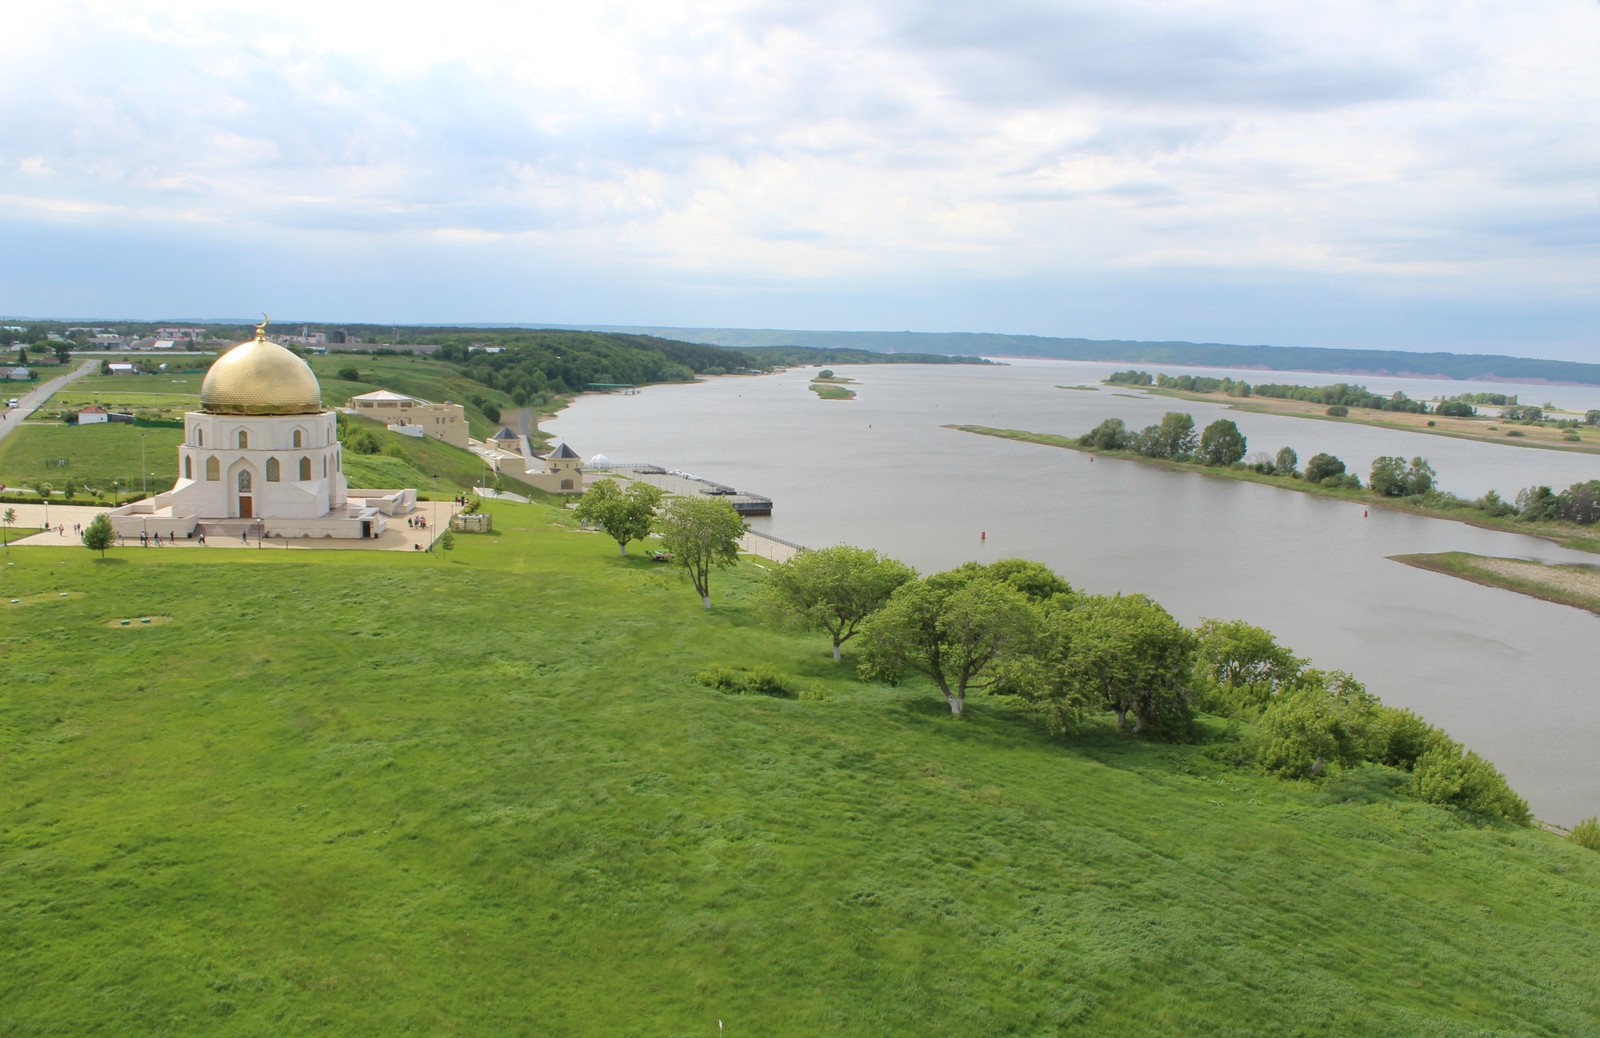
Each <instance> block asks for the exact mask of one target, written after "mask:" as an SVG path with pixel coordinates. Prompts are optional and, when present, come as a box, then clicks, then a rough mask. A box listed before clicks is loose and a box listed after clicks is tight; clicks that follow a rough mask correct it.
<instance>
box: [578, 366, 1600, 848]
mask: <svg viewBox="0 0 1600 1038" xmlns="http://www.w3.org/2000/svg"><path fill="white" fill-rule="evenodd" d="M1113 368H1114V366H1113V365H1106V364H1083V363H1071V362H1012V363H1011V364H1009V365H1008V366H1003V367H1002V366H995V367H974V366H954V365H951V366H944V365H937V366H936V365H909V364H908V365H892V366H891V365H872V366H859V367H845V366H836V367H835V370H836V371H837V372H838V373H839V374H841V375H847V376H850V377H853V378H856V379H859V380H860V385H858V386H855V387H854V388H855V389H856V391H857V393H858V397H857V399H855V400H852V401H824V400H820V399H818V398H817V396H816V395H815V394H814V393H812V392H810V391H809V390H808V389H807V385H808V383H809V379H810V376H811V375H813V374H815V371H814V370H812V371H798V370H797V371H791V372H786V373H781V374H777V375H769V376H760V377H724V378H717V379H711V380H709V381H707V382H705V383H701V384H695V385H683V386H652V387H648V388H647V389H645V390H644V391H643V392H641V393H640V394H639V395H637V396H584V397H580V398H579V399H577V400H575V401H574V402H573V404H572V405H571V406H570V407H569V408H568V409H567V410H565V411H563V412H562V413H561V415H560V416H559V418H558V419H556V420H555V421H554V422H552V423H550V424H549V425H548V429H549V431H551V432H553V433H555V434H556V435H558V436H560V437H562V438H563V439H565V440H566V441H567V442H568V443H569V444H571V445H572V447H573V448H574V449H575V450H577V451H579V452H580V453H582V454H584V455H585V456H586V457H589V456H593V455H595V454H599V453H604V454H606V455H607V456H608V457H609V458H611V459H612V460H614V461H624V462H632V461H648V462H655V463H657V464H660V465H664V466H666V467H667V468H669V469H671V468H677V469H682V470H685V471H688V472H692V473H695V474H697V475H701V476H705V477H708V478H710V479H715V480H717V481H719V482H722V483H728V484H732V485H733V486H735V487H737V488H738V489H740V490H745V491H750V492H754V493H759V494H766V495H767V496H769V497H771V498H773V499H774V501H775V505H774V510H773V515H772V517H771V518H770V519H757V520H755V521H754V522H753V523H752V525H753V526H754V527H756V528H757V529H761V530H764V531H766V532H769V533H772V534H774V535H776V536H780V537H783V538H786V539H788V540H791V541H797V542H799V543H802V544H807V545H811V546H817V547H820V546H823V545H828V544H835V543H841V542H844V543H850V544H856V545H861V546H863V547H869V548H876V549H879V550H881V551H885V552H888V553H890V554H892V555H894V556H896V557H898V558H901V559H904V560H905V561H906V562H908V563H910V564H912V565H914V566H916V567H917V568H918V569H920V570H922V571H924V572H931V571H934V570H939V569H946V568H948V567H951V566H954V565H957V564H959V563H961V562H964V561H966V560H968V559H976V560H978V561H981V562H989V561H993V560H995V559H1000V558H1006V557H1010V556H1022V557H1025V558H1030V559H1037V560H1039V561H1041V562H1044V563H1047V564H1048V565H1050V566H1051V567H1053V568H1054V569H1056V570H1057V571H1058V572H1059V573H1061V574H1062V576H1064V577H1065V578H1066V579H1067V580H1069V581H1070V582H1071V583H1072V584H1073V586H1075V587H1079V588H1083V589H1085V590H1088V591H1091V592H1115V591H1127V592H1134V591H1138V592H1144V593H1147V594H1149V595H1151V596H1152V597H1153V598H1155V599H1156V600H1157V601H1159V602H1160V603H1161V604H1162V605H1164V606H1165V607H1166V608H1167V609H1168V610H1170V611H1171V612H1172V613H1173V614H1174V615H1175V616H1177V617H1178V618H1179V619H1180V620H1181V621H1183V622H1185V623H1188V624H1193V623H1196V622H1198V621H1199V620H1200V618H1201V617H1208V616H1210V617H1219V618H1224V619H1233V618H1241V619H1244V620H1247V621H1249V622H1250V623H1253V624H1258V625H1260V626H1262V627H1266V628H1268V629H1270V630H1271V631H1273V632H1274V633H1275V634H1276V635H1277V636H1278V638H1279V640H1280V641H1281V642H1283V643H1285V644H1287V645H1290V646H1292V647H1293V648H1294V649H1295V651H1296V652H1298V653H1299V654H1300V655H1302V656H1308V657H1310V659H1311V661H1312V663H1313V664H1314V665H1315V666H1318V667H1323V668H1328V669H1340V670H1346V671H1350V672H1352V673H1354V674H1355V675H1356V676H1357V677H1359V678H1360V679H1362V680H1363V681H1365V682H1366V683H1367V685H1368V687H1369V688H1370V689H1371V690H1372V691H1373V692H1375V693H1377V694H1378V695H1380V696H1381V697H1382V698H1383V700H1384V702H1386V703H1389V704H1391V705H1395V706H1403V707H1409V708H1411V709H1413V710H1416V711H1417V712H1418V713H1420V714H1421V715H1422V716H1423V717H1425V718H1427V719H1428V720H1429V721H1431V722H1433V723H1435V724H1438V725H1440V726H1441V727H1443V728H1445V729H1446V730H1447V731H1449V732H1450V733H1451V734H1452V735H1453V736H1455V737H1456V738H1457V739H1459V740H1461V741H1462V742H1464V743H1466V744H1467V745H1468V746H1471V747H1472V748H1473V749H1476V750H1477V751H1479V752H1480V753H1482V754H1484V755H1485V756H1486V757H1488V758H1490V759H1491V760H1493V761H1494V762H1495V763H1496V764H1497V765H1499V767H1500V768H1501V770H1503V771H1504V772H1505V773H1506V775H1507V777H1508V778H1509V779H1510V780H1511V782H1512V785H1513V786H1514V787H1515V788H1516V789H1517V790H1518V791H1519V792H1520V793H1522V794H1523V795H1524V796H1526V797H1527V798H1528V799H1529V801H1530V803H1531V804H1532V805H1533V808H1534V811H1535V813H1536V814H1538V815H1539V817H1541V818H1545V819H1547V820H1550V821H1555V822H1559V823H1563V824H1571V823H1572V822H1575V821H1577V820H1578V819H1580V818H1586V817H1589V816H1590V815H1594V814H1596V813H1597V812H1600V769H1597V768H1596V767H1595V763H1594V752H1595V750H1594V748H1595V747H1596V745H1597V744H1600V694H1597V691H1600V690H1597V689H1596V680H1595V679H1596V662H1597V654H1596V644H1597V636H1600V618H1597V617H1595V616H1592V615H1590V614H1589V613H1586V612H1583V611H1580V610H1577V609H1573V608H1570V607H1567V606H1558V605H1552V604H1549V603H1546V602H1541V601H1538V600H1536V599H1531V598H1527V597H1524V596H1522V595H1517V594H1513V593H1511V592H1506V591H1500V590H1496V589H1493V588H1486V587H1480V586H1478V585H1476V584H1471V583H1468V582H1466V581H1462V580H1458V579H1455V578H1452V577H1446V576H1441V575H1438V574H1433V573H1427V572H1424V571H1421V570H1417V569H1413V568H1411V567H1409V566H1404V565H1401V564H1400V563H1397V562H1391V561H1389V558H1388V556H1391V555H1399V554H1405V553H1411V552H1439V551H1468V552H1475V553H1478V554H1483V555H1498V556H1508V557H1518V558H1531V559H1542V560H1545V561H1552V562H1584V563H1594V562H1597V561H1600V559H1597V558H1596V557H1595V556H1593V555H1587V554H1585V553H1582V552H1573V551H1568V550H1566V549H1562V548H1559V547H1557V546H1555V545H1553V544H1550V543H1548V542H1545V541H1542V540H1539V539H1537V538H1533V537H1527V536H1521V535H1516V534H1508V533H1500V532H1495V531H1488V530H1480V529H1476V528H1473V527H1470V526H1467V525H1465V524H1463V523H1454V522H1447V521H1442V520H1433V519H1424V518H1419V517H1415V516H1410V515H1403V514H1399V513H1393V512H1388V511H1384V510H1381V509H1377V510H1373V511H1372V513H1371V515H1369V516H1365V517H1364V516H1363V510H1362V508H1361V507H1360V506H1358V505H1351V504H1346V503H1343V502H1336V501H1327V500H1322V499H1318V498H1315V497H1312V496H1310V495H1307V494H1297V493H1293V492H1289V491H1283V490H1276V489H1273V488H1271V487H1264V486H1256V485H1253V484H1246V483H1238V482H1233V481H1229V480H1221V479H1214V478H1208V477H1206V476H1203V475H1199V474H1190V473H1173V472H1168V471H1164V470H1161V469H1156V468H1153V467H1150V466H1146V465H1141V464H1138V463H1135V462H1127V461H1115V460H1108V459H1105V458H1100V459H1098V460H1091V459H1090V456H1089V455H1086V454H1080V453H1078V452H1075V451H1067V450H1061V449H1059V448H1052V447H1042V446H1036V445H1033V444H1025V443H1017V442H1012V441H1007V440H999V439H995V438H992V437H982V436H975V435H971V434H968V433H962V432H957V431H955V430H951V429H945V428H942V426H944V425H947V424H983V425H996V426H1003V427H1007V428H1020V429H1031V430H1035V431H1041V432H1053V433H1061V434H1067V435H1076V434H1079V433H1082V432H1085V431H1087V430H1088V429H1090V428H1092V427H1093V426H1094V425H1096V424H1098V423H1099V422H1100V421H1101V420H1102V419H1104V418H1108V417H1119V418H1122V419H1124V420H1125V421H1126V422H1127V423H1128V424H1129V425H1130V426H1133V427H1135V428H1139V427H1142V426H1144V425H1147V424H1150V423H1152V422H1155V421H1159V420H1160V416H1161V414H1162V412H1164V411H1167V410H1183V411H1188V412H1190V413H1192V414H1193V415H1194V417H1195V421H1196V423H1197V425H1198V426H1200V427H1202V428H1203V427H1204V426H1205V424H1206V423H1208V422H1210V421H1212V420H1213V419H1214V418H1216V417H1218V416H1221V415H1222V414H1223V410H1224V409H1223V406H1222V405H1212V404H1200V403H1190V402H1180V401H1174V400H1169V399H1164V398H1159V397H1152V398H1139V397H1142V394H1138V393H1129V392H1128V391H1127V390H1123V389H1116V390H1113V389H1111V388H1109V387H1099V388H1098V389H1096V390H1094V391H1092V392H1087V391H1081V390H1063V389H1058V388H1056V386H1057V385H1078V384H1085V385H1094V384H1095V383H1096V382H1097V380H1098V379H1100V378H1103V377H1104V376H1105V375H1106V374H1107V373H1109V372H1110V371H1112V370H1113ZM1152 370H1153V369H1152ZM1163 370H1169V371H1174V372H1176V371H1177V370H1179V369H1176V368H1164V369H1163ZM1234 374H1235V376H1236V377H1237V375H1238V373H1237V372H1235V373H1234ZM1246 377H1248V375H1247V376H1246ZM1272 379H1273V380H1274V381H1292V382H1298V383H1301V384H1312V383H1323V382H1332V381H1339V380H1340V379H1339V378H1338V377H1336V376H1318V375H1302V374H1295V375H1293V376H1285V375H1282V374H1275V375H1273V376H1272ZM1352 381H1353V380H1352ZM1360 381H1363V382H1364V383H1365V384H1366V385H1368V386H1369V387H1371V388H1373V389H1374V390H1379V391H1382V392H1390V391H1392V390H1393V389H1396V388H1399V389H1404V390H1405V391H1406V392H1407V393H1408V394H1409V395H1411V396H1412V397H1414V398H1419V397H1427V396H1432V395H1434V394H1435V393H1440V392H1443V393H1447V394H1453V393H1457V392H1462V391H1479V390H1490V389H1496V387H1491V386H1487V385H1484V384H1480V383H1448V382H1434V381H1420V380H1402V379H1362V380H1360ZM1497 391H1498V390H1497ZM1506 391H1509V392H1520V393H1521V396H1522V398H1523V400H1524V402H1529V403H1533V402H1539V403H1542V402H1545V401H1547V400H1554V401H1555V402H1558V403H1560V404H1561V405H1562V406H1563V407H1569V408H1579V409H1584V408H1588V407H1600V390H1593V389H1587V388H1573V387H1544V386H1532V387H1530V386H1512V387H1507V389H1506ZM1123 394H1126V395H1123ZM1130 397H1134V398H1130ZM1227 417H1230V418H1233V419H1234V420H1235V421H1237V422H1238V424H1239V426H1240V428H1241V430H1242V431H1243V432H1244V433H1245V435H1246V436H1247V437H1248V439H1249V441H1250V450H1251V451H1252V452H1254V451H1256V450H1260V449H1267V450H1270V451H1276V450H1277V448H1278V447H1280V446H1284V445H1289V446H1293V447H1294V448H1295V449H1296V450H1297V451H1298V452H1299V455H1300V459H1301V462H1302V464H1303V463H1304V461H1305V459H1307V458H1309V457H1310V456H1311V455H1312V454H1314V453H1317V452H1318V451H1327V452H1328V453H1332V454H1336V455H1338V456H1339V457H1341V458H1343V459H1344V460H1345V461H1346V462H1347V463H1348V464H1349V465H1350V469H1351V471H1354V472H1357V473H1359V474H1360V475H1361V476H1362V479H1363V481H1365V478H1366V472H1367V470H1368V468H1369V466H1370V463H1371V459H1372V458H1373V457H1375V456H1378V455H1389V454H1398V455H1402V456H1404V457H1407V458H1409V457H1412V456H1414V455H1422V456H1424V457H1427V458H1428V459H1429V460H1430V461H1431V462H1432V464H1433V465H1434V467H1435V469H1437V470H1438V472H1439V478H1440V483H1441V485H1442V486H1443V487H1444V488H1445V489H1448V490H1452V491H1454V492H1456V493H1458V494H1462V495H1463V496H1476V495H1478V494H1481V493H1483V492H1484V491H1485V490H1489V489H1497V490H1499V491H1500V492H1501V493H1502V494H1504V495H1506V496H1508V497H1509V496H1513V495H1514V494H1515V493H1516V491H1517V490H1518V489H1519V488H1520V487H1523V486H1526V485H1529V484H1534V483H1546V484H1550V485H1553V486H1555V487H1557V488H1558V489H1559V488H1561V487H1565V486H1566V485H1568V484H1570V483H1572V482H1575V481H1577V480H1580V479H1596V478H1600V456H1596V455H1586V454H1570V453H1562V452H1556V451H1549V450H1538V449H1533V448H1526V447H1514V446H1509V445H1508V446H1500V445H1498V444H1481V443H1474V442H1471V441H1465V440H1456V439H1450V438H1446V437H1440V436H1429V435H1424V434H1418V433H1408V432H1399V431H1389V430H1380V429H1373V428H1369V427H1364V426H1358V425H1345V424H1340V423H1334V422H1324V421H1313V420H1308V419H1303V418H1290V417H1283V416H1274V415H1257V414H1248V413H1242V412H1228V413H1227ZM981 534H986V535H987V537H986V539H980V535H981Z"/></svg>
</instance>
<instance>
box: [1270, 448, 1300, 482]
mask: <svg viewBox="0 0 1600 1038" xmlns="http://www.w3.org/2000/svg"><path fill="white" fill-rule="evenodd" d="M1299 464H1300V455H1298V454H1296V453H1295V452H1294V448H1293V447H1279V448H1278V456H1277V457H1276V458H1274V459H1273V461H1272V469H1273V471H1274V472H1276V473H1277V474H1278V475H1280V476H1292V475H1294V473H1295V466H1297V465H1299Z"/></svg>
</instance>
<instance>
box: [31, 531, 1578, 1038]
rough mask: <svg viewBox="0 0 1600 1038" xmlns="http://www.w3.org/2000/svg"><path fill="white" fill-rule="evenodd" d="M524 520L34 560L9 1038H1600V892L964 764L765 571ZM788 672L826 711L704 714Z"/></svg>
mask: <svg viewBox="0 0 1600 1038" xmlns="http://www.w3.org/2000/svg"><path fill="white" fill-rule="evenodd" d="M492 509H493V511H494V513H495V526H496V530H497V532H496V534H494V535H492V536H465V535H464V536H460V537H459V538H458V544H459V548H458V549H457V550H456V551H454V552H451V553H447V554H445V556H444V557H443V558H442V559H435V558H433V557H432V556H431V555H420V556H413V555H404V554H399V553H393V554H376V553H373V554H368V553H362V552H326V553H323V552H315V553H313V552H285V551H276V552H275V551H260V552H255V551H236V550H223V549H206V550H202V549H191V550H174V551H157V550H140V549H122V550H119V551H114V552H113V554H112V556H111V558H110V559H108V560H106V561H104V562H100V561H97V560H95V559H94V558H92V556H91V555H90V553H89V552H87V551H85V550H83V549H81V548H80V549H77V550H68V549H13V550H12V558H13V561H14V562H15V565H14V566H11V567H4V568H0V595H3V599H4V601H9V600H10V599H12V598H19V599H21V600H22V601H21V603H19V604H17V605H11V606H0V608H4V609H6V610H7V614H6V619H5V623H4V625H3V626H0V673H3V677H0V777H3V782H0V1033H6V1034H43V1033H60V1034H116V1035H119V1036H120V1035H139V1034H156V1033H160V1034H201V1033H203V1034H207V1035H257V1034H307V1033H312V1032H323V1033H330V1034H353V1035H364V1034H373V1035H379V1034H382V1035H387V1034H394V1033H412V1032H414V1033H446V1032H454V1033H460V1034H530V1035H535V1034H536V1035H591V1034H592V1035H627V1034H641V1035H643V1034H668V1035H706V1036H710V1035H716V1034H718V1030H717V1021H718V1020H719V1019H720V1020H722V1021H723V1022H724V1024H725V1025H726V1030H725V1031H724V1032H723V1033H725V1034H729V1035H797V1034H815V1033H824V1032H826V1033H837V1034H848V1035H863V1036H869V1035H870V1036H882V1035H917V1036H925V1035H963V1036H966V1035H973V1036H976V1035H999V1034H1027V1035H1041V1034H1056V1033H1072V1034H1106V1035H1118V1036H1123V1035H1163V1036H1165V1035H1187V1034H1194V1035H1202V1034H1203V1035H1214V1034H1234V1035H1255V1034H1260V1035H1269V1034H1270V1035H1279V1034H1281V1035H1290V1034H1298V1035H1352V1034H1363V1035H1397V1036H1399V1035H1405V1036H1414V1035H1464V1034H1489V1033H1495V1034H1567V1035H1572V1034H1592V1033H1596V1032H1597V1031H1600V992H1597V989H1596V986H1595V984H1594V980H1593V978H1594V976H1595V975H1596V970H1597V968H1600V940H1597V936H1600V934H1597V929H1600V926H1597V918H1600V917H1597V911H1600V855H1596V854H1594V853H1593V852H1590V851H1585V850H1582V849H1581V848H1576V847H1573V846H1571V845H1569V844H1566V843H1564V842H1562V841H1560V840H1558V839H1556V838H1555V837H1553V836H1550V835H1548V834H1545V833H1542V832H1538V831H1533V830H1527V829H1518V828H1509V827H1506V828H1474V827H1472V826H1470V825H1467V824H1465V823H1464V822H1463V821H1461V820H1460V819H1458V818H1457V817H1455V816H1453V815H1451V814H1449V813H1447V812H1444V811H1440V810H1437V809H1435V808H1431V807H1427V806H1425V805H1422V804H1419V803H1417V802H1415V801H1411V800H1407V799H1398V798H1394V797H1392V796H1390V795H1389V794H1388V793H1386V792H1385V790H1384V789H1383V788H1382V785H1381V784H1378V783H1373V782H1369V781H1365V780H1363V779H1361V778H1360V776H1361V775H1362V774H1364V773H1357V776H1358V777H1357V778H1356V779H1354V780H1347V781H1346V782H1345V783H1344V784H1343V785H1341V786H1333V787H1329V786H1324V787H1315V786H1310V785H1306V786H1300V785H1295V784H1291V783H1285V782H1280V781H1277V780H1273V779H1268V778H1265V777H1262V776H1259V775H1255V774H1253V773H1249V772H1245V771H1240V770H1237V769H1234V768H1231V767H1229V766H1227V765H1225V764H1222V763H1218V762H1217V761H1216V760H1213V759H1212V757H1211V756H1209V755H1208V754H1207V752H1206V749H1207V748H1206V747H1204V746H1200V747H1184V746H1177V747H1174V746H1168V745H1157V744H1151V743H1146V742H1141V741H1138V740H1135V739H1133V738H1131V737H1125V736H1120V735H1117V734H1115V733H1113V732H1111V731H1110V730H1109V728H1108V727H1106V726H1101V727H1097V728H1093V729H1091V730H1090V731H1089V732H1088V733H1087V734H1085V735H1083V736H1081V737H1079V738H1076V739H1075V740H1074V741H1072V742H1070V743H1063V742H1059V741H1050V740H1048V739H1045V738H1043V737H1042V735H1041V733H1040V732H1039V730H1038V728H1037V726H1036V724H1035V723H1034V722H1033V721H1032V720H1031V719H1030V718H1028V717H1025V716H1020V715H1018V714H1015V713H1012V712H1010V711H1008V710H1005V709H1000V708H998V707H996V706H994V705H993V704H986V703H984V702H982V701H981V700H980V701H975V702H974V703H973V704H972V705H971V706H970V707H969V715H968V717H967V718H966V719H965V720H955V719H952V718H951V717H950V716H949V715H948V712H947V711H946V709H945V707H944V705H943V703H942V702H941V701H939V700H938V698H937V696H936V695H935V693H934V692H933V691H932V690H931V689H929V688H927V687H917V686H908V687H903V688H900V689H888V688H884V687H880V686H869V685H863V684H861V683H859V682H858V681H856V680H854V679H853V678H852V677H851V676H850V673H851V672H850V670H849V666H848V659H847V664H846V666H845V667H844V668H839V667H835V666H834V665H833V664H832V662H831V661H830V659H829V651H828V646H827V644H826V642H825V641H824V640H823V639H820V638H814V637H800V636H790V635H780V634H775V633H773V632H772V631H770V630H769V629H767V628H765V627H764V626H762V625H760V624H759V623H758V622H757V620H756V618H755V616H754V614H753V612H752V610H751V608H750V606H749V596H750V593H751V590H752V589H753V587H754V581H755V579H756V578H757V577H758V576H759V573H760V571H759V570H757V569H755V568H754V566H753V565H749V564H747V565H745V566H743V567H742V568H741V569H740V570H739V571H738V572H737V573H735V574H732V575H729V576H726V577H719V578H717V583H715V584H714V585H713V594H714V597H715V599H716V609H715V610H714V611H712V612H711V613H709V614H707V613H705V612H704V611H702V610H701V609H700V607H699V603H698V601H697V600H696V598H695V596H694V594H693V593H692V592H691V591H690V590H689V589H688V588H686V587H685V586H684V585H683V584H682V583H680V582H679V581H677V580H675V579H673V578H672V577H671V576H670V575H669V573H668V572H667V571H666V570H665V568H664V567H662V566H659V565H658V564H654V563H651V562H648V561H646V560H644V559H642V558H639V557H631V558H629V559H626V560H624V559H619V558H617V556H616V551H615V547H614V545H612V544H611V542H610V541H609V540H607V539H606V538H604V537H602V536H595V535H585V534H580V533H576V532H571V530H570V527H569V526H568V525H566V520H565V517H564V516H563V515H562V514H561V513H560V512H559V511H557V510H555V509H551V508H546V507H543V506H523V507H516V506H506V505H494V506H492ZM63 561H65V562H66V563H67V565H61V563H62V562H63ZM1069 576H1070V574H1069ZM60 591H67V592H69V593H70V595H71V596H72V597H67V598H61V597H58V593H59V592H60ZM146 615H152V616H157V617H171V621H170V622H167V623H164V624H159V625H149V626H145V625H140V624H134V625H132V626H130V627H127V628H124V627H120V626H117V625H116V624H115V621H116V620H117V619H119V618H121V617H127V616H133V617H139V616H146ZM108 622H109V623H110V624H111V625H110V626H108ZM763 662H764V663H769V664H771V665H773V666H775V667H776V668H777V669H778V670H780V671H783V672H785V673H787V674H789V675H792V676H793V678H794V680H795V681H796V682H798V683H800V684H802V685H804V686H806V687H807V688H809V689H811V690H813V691H814V692H815V691H822V692H826V693H831V696H832V698H831V699H828V700H826V701H819V700H816V699H805V700H801V699H770V698H764V697H737V696H727V695H723V694H721V693H718V692H714V691H712V690H710V689H707V688H704V687H701V686H700V685H698V684H696V683H695V682H694V681H693V680H692V675H693V674H694V673H695V672H697V671H699V670H700V669H702V668H704V667H706V666H708V665H710V664H723V665H728V666H734V667H750V666H754V665H755V664H757V663H763ZM1217 727H1219V726H1215V725H1213V726H1212V729H1213V731H1215V729H1216V728H1217Z"/></svg>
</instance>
